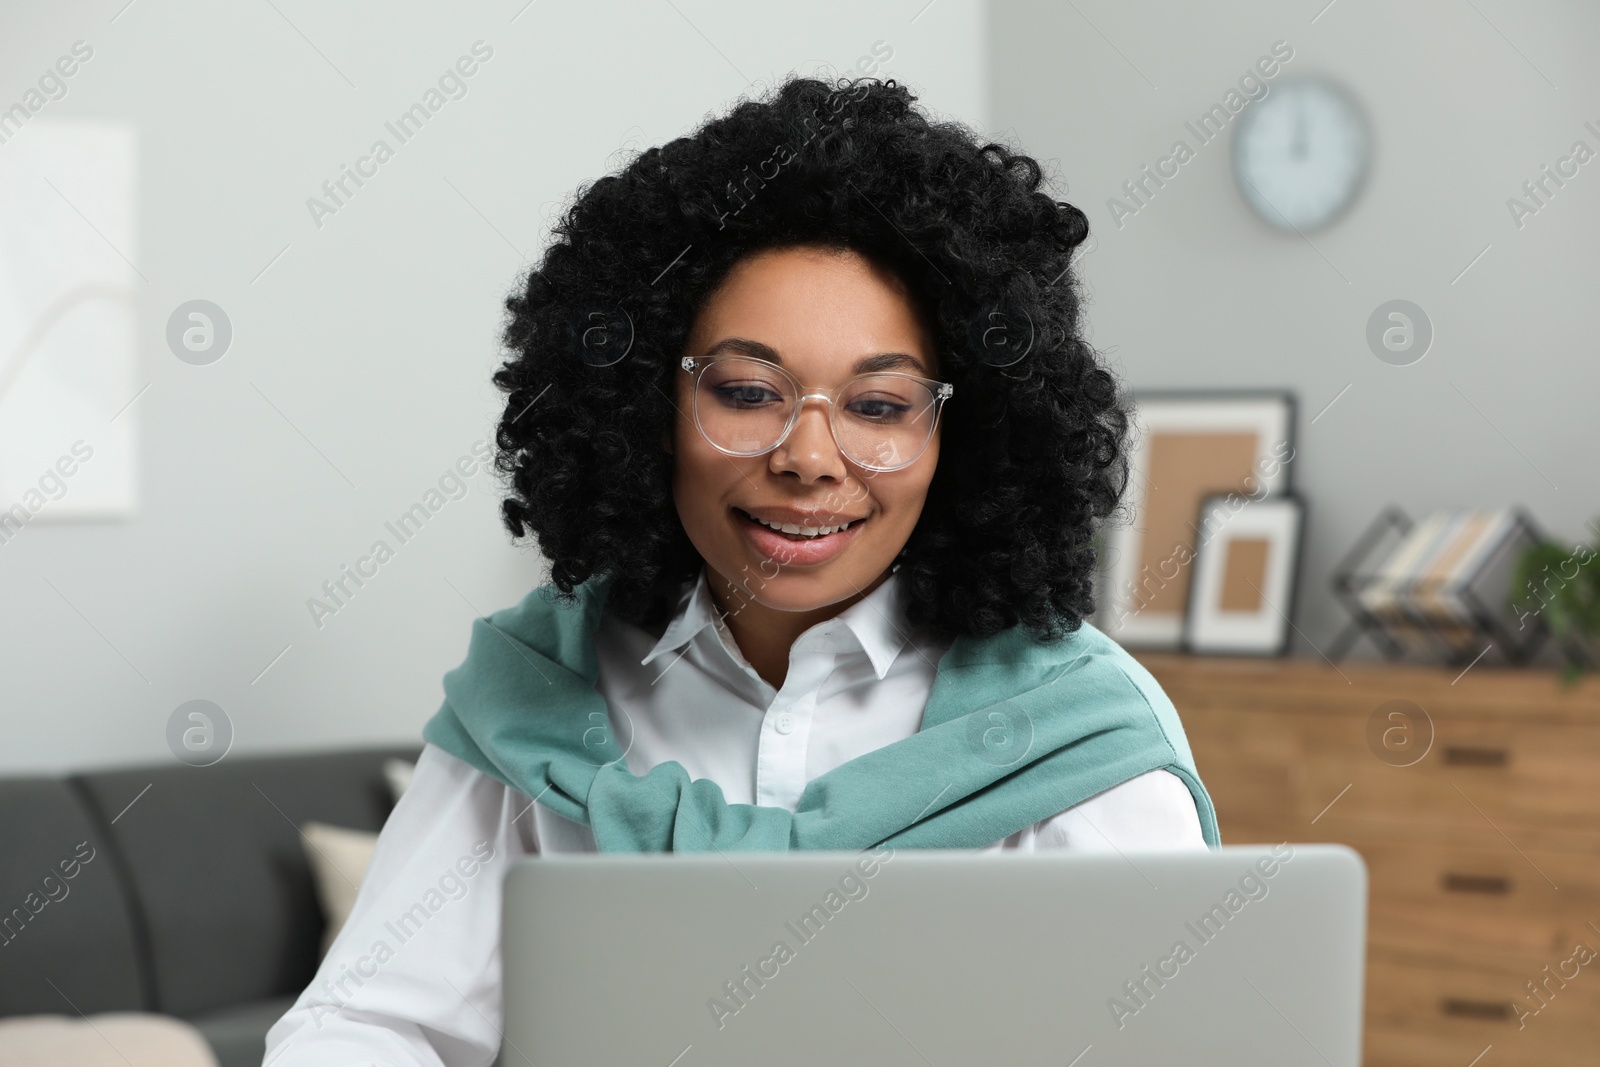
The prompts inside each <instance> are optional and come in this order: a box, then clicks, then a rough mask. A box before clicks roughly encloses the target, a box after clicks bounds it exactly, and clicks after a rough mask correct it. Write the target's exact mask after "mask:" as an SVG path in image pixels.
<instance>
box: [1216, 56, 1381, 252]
mask: <svg viewBox="0 0 1600 1067" xmlns="http://www.w3.org/2000/svg"><path fill="white" fill-rule="evenodd" d="M1370 144H1371V138H1370V135H1369V133H1368V129H1367V121H1366V116H1365V115H1363V114H1362V111H1361V108H1360V106H1359V105H1358V104H1356V102H1355V101H1354V100H1353V99H1352V98H1351V97H1350V96H1349V95H1348V94H1346V93H1345V92H1344V90H1342V89H1340V88H1339V87H1338V86H1336V85H1334V84H1333V83H1331V82H1328V81H1323V80H1321V79H1315V78H1297V79H1291V80H1287V81H1283V82H1279V83H1277V84H1276V85H1274V86H1273V87H1272V90H1271V92H1269V93H1268V94H1267V95H1266V96H1265V97H1263V98H1262V99H1261V100H1259V101H1257V102H1255V103H1252V104H1250V105H1249V106H1248V107H1247V108H1245V111H1244V114H1243V115H1241V116H1240V120H1239V125H1238V128H1237V130H1235V132H1234V136H1233V170H1234V175H1235V176H1236V177H1237V178H1238V181H1239V191H1240V192H1241V193H1242V194H1243V195H1244V199H1245V203H1247V204H1249V205H1250V207H1251V209H1252V210H1254V211H1255V213H1256V214H1258V215H1260V216H1261V217H1262V218H1263V219H1265V220H1266V221H1267V222H1269V223H1271V224H1272V225H1273V226H1276V227H1278V228H1279V229H1284V230H1295V231H1299V232H1302V233H1304V232H1306V231H1308V230H1316V229H1320V228H1322V227H1324V226H1327V225H1328V224H1329V223H1331V222H1333V221H1334V220H1335V219H1337V218H1338V217H1339V216H1340V215H1342V214H1343V213H1344V212H1345V210H1346V209H1347V208H1349V206H1350V205H1351V204H1352V203H1353V202H1354V201H1355V198H1356V194H1357V193H1358V192H1360V190H1361V184H1362V182H1363V180H1364V179H1365V178H1366V174H1367V162H1368V152H1369V148H1370Z"/></svg>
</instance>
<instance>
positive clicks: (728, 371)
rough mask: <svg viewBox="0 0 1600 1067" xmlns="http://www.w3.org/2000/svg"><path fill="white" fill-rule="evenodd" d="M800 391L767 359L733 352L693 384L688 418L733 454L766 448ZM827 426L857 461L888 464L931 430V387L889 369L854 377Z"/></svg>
mask: <svg viewBox="0 0 1600 1067" xmlns="http://www.w3.org/2000/svg"><path fill="white" fill-rule="evenodd" d="M799 397H800V392H799V391H798V390H796V389H795V385H794V382H793V381H792V380H791V379H790V378H788V377H787V376H785V375H784V374H783V373H782V372H781V371H779V370H777V369H776V368H774V367H773V365H772V364H770V363H767V362H765V361H763V360H755V359H745V358H742V357H738V356H733V357H727V358H724V359H717V360H713V361H712V362H711V363H709V364H708V365H707V366H706V367H705V368H704V369H703V370H702V371H701V373H700V375H699V380H698V381H697V383H696V386H695V417H696V418H697V419H698V420H699V423H700V430H701V432H702V433H704V434H705V435H706V439H707V440H708V441H710V442H711V443H712V444H714V445H716V446H717V447H719V448H722V449H725V450H727V451H729V452H735V453H738V454H740V455H759V454H760V453H762V452H765V451H768V450H769V449H771V448H772V447H774V446H775V445H776V444H777V442H778V438H779V437H781V436H782V435H783V431H784V429H785V428H786V427H787V426H788V425H789V419H790V416H791V415H793V414H794V410H795V403H796V401H797V400H798V399H799ZM834 403H835V405H836V407H837V408H838V415H837V419H836V421H835V423H834V432H835V435H836V437H837V439H838V443H839V448H840V449H841V450H842V451H843V452H844V453H845V455H847V456H849V457H850V459H851V461H853V462H855V463H857V464H859V465H860V466H863V467H869V468H876V469H894V468H896V467H901V466H904V465H906V464H908V463H910V462H911V461H912V460H914V459H916V458H917V456H919V455H921V454H922V450H923V449H924V448H925V447H927V444H928V441H929V440H930V439H931V438H932V437H933V426H934V416H935V414H936V411H935V394H934V392H933V390H931V389H929V388H928V387H927V386H926V385H923V384H922V383H921V382H917V381H913V380H911V379H909V378H902V377H897V376H895V375H892V374H880V375H870V376H867V377H863V378H857V379H855V380H854V381H852V382H850V383H848V384H847V386H846V387H845V388H844V389H843V390H841V391H840V393H839V395H838V397H836V398H835V401H834Z"/></svg>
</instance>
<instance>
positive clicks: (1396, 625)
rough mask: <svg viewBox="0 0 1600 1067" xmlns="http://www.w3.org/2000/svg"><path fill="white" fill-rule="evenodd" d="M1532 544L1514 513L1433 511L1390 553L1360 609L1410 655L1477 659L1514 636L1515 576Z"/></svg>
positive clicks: (1532, 534) (1364, 591) (1529, 533)
mask: <svg viewBox="0 0 1600 1067" xmlns="http://www.w3.org/2000/svg"><path fill="white" fill-rule="evenodd" d="M1535 537H1536V534H1535V531H1534V530H1533V528H1532V526H1531V524H1529V523H1527V522H1525V521H1522V520H1521V519H1520V518H1519V516H1518V514H1517V512H1516V510H1515V509H1513V508H1500V509H1497V510H1492V511H1464V510H1439V511H1434V512H1432V513H1430V514H1429V515H1428V516H1427V517H1426V518H1424V519H1423V520H1422V521H1421V522H1419V523H1417V524H1416V525H1415V526H1413V527H1412V528H1411V530H1410V532H1409V533H1408V534H1406V536H1405V537H1403V538H1402V539H1401V541H1400V542H1399V544H1397V545H1396V546H1395V548H1394V549H1393V550H1392V551H1391V552H1390V554H1389V556H1388V558H1387V559H1385V560H1384V562H1383V564H1382V565H1381V566H1380V567H1379V569H1378V570H1377V571H1376V573H1375V574H1374V576H1373V578H1372V580H1371V581H1369V582H1368V583H1367V585H1366V587H1365V588H1364V589H1362V590H1361V591H1360V593H1359V597H1360V600H1361V604H1362V606H1363V607H1364V608H1365V609H1366V610H1367V611H1368V612H1369V613H1370V614H1371V615H1372V616H1373V617H1374V618H1375V619H1377V620H1378V622H1379V623H1380V624H1381V625H1383V626H1384V628H1385V629H1386V630H1387V631H1388V632H1389V634H1390V635H1391V636H1392V637H1393V638H1394V639H1395V641H1396V642H1398V643H1399V644H1400V646H1401V647H1403V648H1405V649H1406V650H1408V651H1412V652H1418V653H1422V654H1431V653H1437V652H1443V653H1445V655H1447V656H1449V657H1451V658H1459V657H1470V656H1475V655H1477V654H1478V653H1479V652H1481V651H1482V650H1483V649H1484V648H1485V647H1486V646H1487V643H1488V642H1489V641H1490V640H1491V639H1493V638H1494V637H1495V636H1497V635H1498V634H1504V633H1507V632H1508V631H1514V630H1515V629H1516V627H1515V626H1513V625H1512V623H1514V622H1515V613H1514V612H1512V611H1511V610H1510V608H1509V605H1508V597H1507V593H1508V592H1509V585H1510V578H1511V569H1512V567H1514V566H1515V564H1516V560H1517V558H1518V556H1519V555H1520V550H1521V549H1522V548H1524V547H1525V546H1526V545H1527V544H1528V543H1530V542H1531V541H1532V540H1533V539H1535ZM1521 636H1523V635H1517V634H1515V633H1511V637H1510V639H1511V641H1512V642H1513V643H1520V640H1519V638H1520V637H1521Z"/></svg>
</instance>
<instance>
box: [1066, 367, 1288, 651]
mask: <svg viewBox="0 0 1600 1067" xmlns="http://www.w3.org/2000/svg"><path fill="white" fill-rule="evenodd" d="M1132 401H1133V412H1132V414H1133V419H1134V423H1135V430H1134V434H1133V435H1132V437H1133V440H1132V442H1131V446H1130V454H1129V468H1130V469H1129V484H1128V492H1127V495H1126V497H1125V503H1126V504H1127V505H1128V511H1129V512H1130V513H1131V515H1132V518H1131V521H1127V522H1123V523H1114V524H1112V525H1109V526H1107V527H1106V529H1105V530H1104V547H1105V550H1106V552H1105V555H1106V559H1105V562H1104V564H1103V571H1102V576H1101V577H1102V586H1101V588H1100V595H1099V597H1098V600H1099V610H1098V611H1097V613H1096V617H1095V625H1096V626H1097V627H1098V628H1099V629H1101V630H1103V631H1104V632H1105V633H1106V634H1107V635H1109V636H1111V637H1112V638H1114V639H1115V640H1116V641H1117V642H1118V643H1119V644H1122V645H1124V646H1125V647H1128V648H1151V649H1159V648H1166V649H1176V648H1179V647H1181V645H1182V641H1183V629H1184V618H1185V615H1186V613H1187V609H1188V602H1189V585H1190V575H1191V572H1192V564H1193V561H1194V557H1195V552H1196V540H1197V536H1198V531H1197V529H1196V515H1197V514H1199V511H1200V504H1201V502H1202V501H1203V500H1205V499H1206V498H1207V497H1208V496H1212V495H1214V494H1218V493H1236V494H1243V495H1246V496H1248V497H1250V498H1251V499H1253V500H1255V499H1267V498H1271V497H1274V496H1277V495H1278V494H1281V493H1284V492H1287V491H1289V490H1290V488H1291V480H1290V472H1291V469H1292V468H1291V461H1292V460H1293V458H1294V417H1295V398H1294V394H1293V393H1291V392H1288V391H1278V390H1263V391H1188V392H1170V391H1155V392H1135V393H1134V394H1133V397H1132Z"/></svg>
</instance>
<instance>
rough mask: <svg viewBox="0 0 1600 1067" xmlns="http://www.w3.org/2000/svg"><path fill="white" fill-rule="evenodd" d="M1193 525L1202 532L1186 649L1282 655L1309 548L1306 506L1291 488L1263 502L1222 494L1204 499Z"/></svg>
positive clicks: (1186, 620) (1219, 653)
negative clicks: (1305, 552) (1303, 555)
mask: <svg viewBox="0 0 1600 1067" xmlns="http://www.w3.org/2000/svg"><path fill="white" fill-rule="evenodd" d="M1196 522H1197V524H1198V525H1199V526H1200V529H1201V534H1200V539H1199V543H1198V546H1197V547H1198V551H1197V553H1196V555H1195V560H1194V571H1193V574H1192V576H1191V579H1190V583H1189V600H1188V609H1187V611H1186V612H1185V614H1184V626H1183V650H1184V651H1185V652H1193V653H1198V654H1202V655H1208V656H1282V655H1285V654H1286V653H1287V652H1288V651H1289V630H1290V627H1291V626H1292V625H1293V624H1292V623H1291V621H1290V620H1291V619H1293V618H1294V605H1295V597H1296V594H1297V593H1298V591H1299V585H1300V582H1299V576H1300V559H1301V555H1302V551H1303V549H1304V547H1305V530H1306V505H1305V501H1304V500H1303V499H1301V497H1300V496H1298V495H1297V494H1295V493H1294V492H1292V491H1286V492H1283V493H1279V494H1278V495H1276V496H1273V497H1267V498H1265V499H1260V500H1252V499H1250V498H1249V497H1243V496H1239V495H1238V494H1232V493H1217V494H1213V495H1211V496H1208V497H1206V498H1205V500H1203V501H1202V502H1201V505H1200V515H1199V517H1198V518H1197V520H1196Z"/></svg>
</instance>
